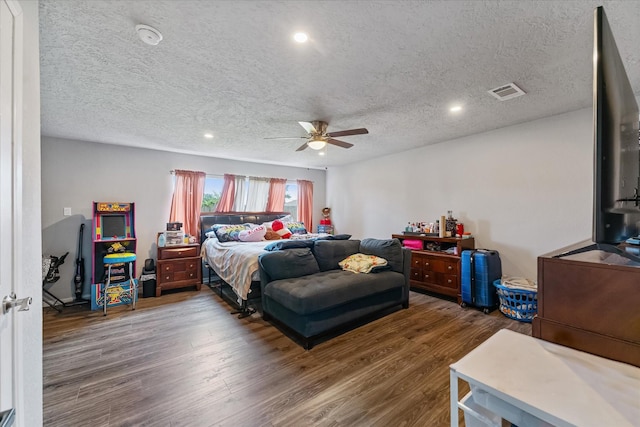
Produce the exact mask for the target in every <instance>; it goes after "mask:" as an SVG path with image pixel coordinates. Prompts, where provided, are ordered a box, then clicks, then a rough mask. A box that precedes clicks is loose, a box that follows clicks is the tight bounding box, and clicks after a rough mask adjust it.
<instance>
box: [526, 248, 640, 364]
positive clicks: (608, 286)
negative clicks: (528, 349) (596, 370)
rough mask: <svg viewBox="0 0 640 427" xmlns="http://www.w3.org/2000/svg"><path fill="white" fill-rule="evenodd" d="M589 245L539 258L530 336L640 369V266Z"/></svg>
mask: <svg viewBox="0 0 640 427" xmlns="http://www.w3.org/2000/svg"><path fill="white" fill-rule="evenodd" d="M585 243H586V244H585ZM590 243H592V242H583V243H581V244H578V245H575V246H573V247H569V248H564V249H560V250H558V251H555V252H552V253H550V254H546V255H543V256H540V257H538V314H537V315H536V317H534V319H533V322H532V336H533V337H535V338H541V339H544V340H547V341H551V342H554V343H557V344H561V345H565V346H567V347H572V348H575V349H578V350H582V351H585V352H588V353H592V354H596V355H598V356H602V357H606V358H609V359H613V360H618V361H620V362H624V363H629V364H631V365H635V366H638V367H640V327H639V325H640V310H638V307H640V263H639V262H638V261H636V260H634V259H633V258H637V257H635V256H632V254H629V253H628V252H626V249H627V248H625V247H624V246H621V247H614V248H615V249H614V250H613V251H608V250H607V249H610V248H608V247H603V246H602V245H601V246H599V247H598V246H596V245H590ZM593 246H595V248H594V247H593ZM585 248H588V249H587V250H583V249H585Z"/></svg>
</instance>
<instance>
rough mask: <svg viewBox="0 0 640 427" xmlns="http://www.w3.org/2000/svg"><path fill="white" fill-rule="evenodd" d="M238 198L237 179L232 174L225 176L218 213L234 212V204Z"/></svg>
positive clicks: (217, 207)
mask: <svg viewBox="0 0 640 427" xmlns="http://www.w3.org/2000/svg"><path fill="white" fill-rule="evenodd" d="M235 198H236V177H235V175H231V174H227V173H225V174H224V184H223V185H222V194H221V195H220V201H218V206H216V212H232V211H233V202H234V201H235Z"/></svg>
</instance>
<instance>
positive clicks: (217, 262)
mask: <svg viewBox="0 0 640 427" xmlns="http://www.w3.org/2000/svg"><path fill="white" fill-rule="evenodd" d="M269 243H270V242H267V241H262V242H220V241H218V239H215V238H209V239H207V240H205V242H204V243H203V245H202V247H203V250H204V251H205V255H206V258H207V261H208V262H209V265H210V266H211V268H213V271H215V272H216V274H217V275H218V276H219V277H220V278H221V279H222V280H224V281H225V282H227V283H228V284H229V286H231V288H232V289H233V291H234V292H235V293H236V295H238V297H240V298H241V299H243V300H246V299H247V296H248V295H249V292H250V287H251V280H260V277H259V273H258V255H260V254H261V253H263V252H266V251H265V250H264V247H265V246H267V245H268V244H269Z"/></svg>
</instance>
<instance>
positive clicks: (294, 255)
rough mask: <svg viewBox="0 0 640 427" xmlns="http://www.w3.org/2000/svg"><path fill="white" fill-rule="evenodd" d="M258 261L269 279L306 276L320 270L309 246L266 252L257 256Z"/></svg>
mask: <svg viewBox="0 0 640 427" xmlns="http://www.w3.org/2000/svg"><path fill="white" fill-rule="evenodd" d="M258 262H259V263H260V266H261V267H262V269H263V270H264V272H265V273H267V275H268V276H269V277H270V278H271V280H281V279H289V278H292V277H300V276H308V275H309V274H315V273H318V272H320V269H319V268H318V263H317V262H316V259H315V258H314V256H313V254H312V253H311V249H309V248H297V249H290V250H288V251H274V252H266V253H263V254H261V255H260V256H259V257H258Z"/></svg>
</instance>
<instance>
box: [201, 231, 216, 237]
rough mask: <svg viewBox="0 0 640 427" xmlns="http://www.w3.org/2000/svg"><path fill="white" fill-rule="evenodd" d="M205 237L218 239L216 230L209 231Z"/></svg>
mask: <svg viewBox="0 0 640 427" xmlns="http://www.w3.org/2000/svg"><path fill="white" fill-rule="evenodd" d="M204 235H205V236H207V237H215V238H216V239H217V238H218V235H217V234H216V232H215V231H214V230H209V231H207V232H206V233H204Z"/></svg>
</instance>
